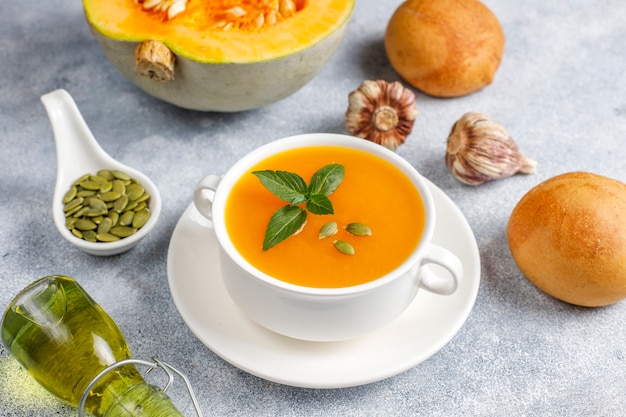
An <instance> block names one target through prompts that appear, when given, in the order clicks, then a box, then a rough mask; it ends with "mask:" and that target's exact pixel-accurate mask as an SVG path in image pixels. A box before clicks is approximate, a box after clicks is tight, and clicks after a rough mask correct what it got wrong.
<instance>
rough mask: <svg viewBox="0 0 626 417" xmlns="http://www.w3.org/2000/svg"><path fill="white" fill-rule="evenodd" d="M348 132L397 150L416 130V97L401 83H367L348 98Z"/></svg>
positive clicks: (368, 81)
mask: <svg viewBox="0 0 626 417" xmlns="http://www.w3.org/2000/svg"><path fill="white" fill-rule="evenodd" d="M348 101H349V105H348V110H347V111H346V130H347V131H348V133H350V134H351V135H353V136H356V137H359V138H363V139H367V140H369V141H372V142H374V143H378V144H380V145H383V146H384V147H386V148H389V149H391V150H395V149H396V148H397V147H398V146H400V145H402V144H403V143H404V141H405V140H406V137H407V136H408V135H409V134H410V133H411V130H413V124H414V123H415V118H416V117H417V108H416V107H415V94H413V92H412V91H411V90H409V89H408V88H405V87H404V86H403V85H402V84H401V83H399V82H398V81H394V82H392V83H389V82H387V81H383V80H377V81H371V80H367V81H364V82H363V83H362V84H361V85H360V86H359V88H358V89H356V90H355V91H353V92H351V93H350V95H349V97H348Z"/></svg>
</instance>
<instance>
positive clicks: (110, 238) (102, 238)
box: [96, 233, 120, 242]
mask: <svg viewBox="0 0 626 417" xmlns="http://www.w3.org/2000/svg"><path fill="white" fill-rule="evenodd" d="M96 239H97V240H98V241H99V242H115V241H116V240H120V238H119V237H118V236H115V235H112V234H110V233H103V234H101V235H96Z"/></svg>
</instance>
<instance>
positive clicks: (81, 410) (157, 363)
mask: <svg viewBox="0 0 626 417" xmlns="http://www.w3.org/2000/svg"><path fill="white" fill-rule="evenodd" d="M152 360H153V361H154V362H147V361H142V360H139V359H125V360H122V361H119V362H116V363H114V364H113V365H110V366H108V367H107V368H105V369H104V370H102V372H100V373H99V374H98V375H96V376H95V378H94V379H93V380H92V381H91V382H90V383H89V385H87V388H85V391H83V394H82V395H81V397H80V401H79V403H78V416H79V417H84V415H85V403H86V402H87V397H88V396H89V392H90V391H91V389H92V388H93V387H94V386H95V385H96V384H97V383H98V381H100V379H102V378H103V377H104V376H105V375H106V374H108V373H109V372H111V371H112V370H114V369H117V368H119V367H121V366H124V365H129V364H135V365H143V366H147V367H148V370H147V371H146V374H148V373H150V372H151V371H152V370H153V369H155V368H159V369H161V370H162V371H163V372H165V373H166V374H167V377H168V381H167V384H165V387H164V388H161V390H162V391H163V392H166V391H167V390H168V389H169V387H170V386H171V385H172V382H174V375H172V372H173V373H175V374H176V375H178V376H179V377H180V378H182V380H183V381H184V382H185V386H186V387H187V392H189V396H190V397H191V402H192V403H193V406H194V408H195V410H196V414H197V415H198V417H202V411H201V410H200V405H199V404H198V400H197V398H196V395H195V394H194V392H193V388H192V387H191V383H190V382H189V378H187V376H185V374H183V373H182V372H180V371H179V370H178V369H176V368H174V367H173V366H172V365H169V364H167V363H165V362H163V361H160V360H158V359H156V358H152Z"/></svg>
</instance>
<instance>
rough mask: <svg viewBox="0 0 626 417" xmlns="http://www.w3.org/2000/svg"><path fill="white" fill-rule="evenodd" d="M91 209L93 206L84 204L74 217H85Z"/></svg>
mask: <svg viewBox="0 0 626 417" xmlns="http://www.w3.org/2000/svg"><path fill="white" fill-rule="evenodd" d="M89 210H91V207H89V206H83V207H81V208H80V210H78V211H77V212H76V213H74V214H73V216H74V217H83V216H86V215H87V213H89Z"/></svg>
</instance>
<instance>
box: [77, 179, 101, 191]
mask: <svg viewBox="0 0 626 417" xmlns="http://www.w3.org/2000/svg"><path fill="white" fill-rule="evenodd" d="M78 185H80V186H81V187H83V188H84V189H85V190H93V191H96V190H99V189H100V184H98V183H97V182H94V181H89V180H87V181H83V182H81V183H80V184H78Z"/></svg>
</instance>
